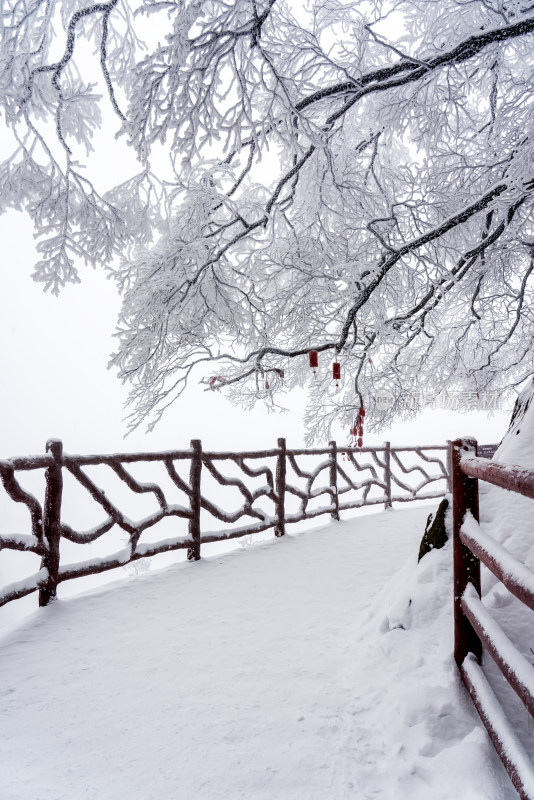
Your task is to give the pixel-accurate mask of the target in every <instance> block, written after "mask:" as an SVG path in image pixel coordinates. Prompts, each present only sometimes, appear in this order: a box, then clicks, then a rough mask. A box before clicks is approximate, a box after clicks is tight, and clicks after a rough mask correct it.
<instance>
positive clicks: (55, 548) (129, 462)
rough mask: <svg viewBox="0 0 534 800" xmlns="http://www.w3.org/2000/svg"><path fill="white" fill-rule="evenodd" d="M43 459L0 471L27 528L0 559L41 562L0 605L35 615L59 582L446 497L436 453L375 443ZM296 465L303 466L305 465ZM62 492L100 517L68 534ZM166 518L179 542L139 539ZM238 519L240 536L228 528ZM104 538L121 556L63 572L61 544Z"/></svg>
mask: <svg viewBox="0 0 534 800" xmlns="http://www.w3.org/2000/svg"><path fill="white" fill-rule="evenodd" d="M46 450H47V452H46V454H45V455H42V456H31V457H23V458H11V459H9V460H4V461H0V479H1V482H2V484H3V487H4V489H5V492H6V493H7V497H8V498H9V499H10V500H11V501H14V502H16V503H21V504H22V505H23V507H25V509H26V510H27V512H29V517H30V521H31V533H30V532H23V533H1V534H0V551H1V550H3V549H7V550H17V551H26V552H28V553H33V554H35V555H36V556H38V557H40V558H41V562H40V569H39V570H38V571H37V572H34V574H32V575H30V576H29V577H28V578H27V579H24V580H21V581H17V582H16V583H12V584H10V585H9V586H6V587H4V588H3V590H0V605H4V604H5V603H7V602H9V601H11V600H15V599H17V598H20V597H24V596H25V595H28V594H30V593H32V592H35V591H39V604H40V605H41V606H44V605H46V604H47V603H49V602H50V600H52V599H53V598H54V597H55V596H56V591H57V586H58V584H59V583H61V582H62V581H66V580H71V579H73V578H80V577H83V576H86V575H94V574H96V573H100V572H104V571H105V570H110V569H115V568H117V567H121V566H124V565H126V564H129V563H131V562H135V561H137V560H139V559H142V558H146V557H150V556H154V555H156V554H158V553H165V552H169V551H172V550H179V549H187V555H188V558H189V559H190V560H197V559H199V558H200V551H201V545H202V544H206V543H210V542H218V541H223V540H228V539H234V538H238V537H241V536H246V535H249V534H256V533H259V532H261V531H265V530H268V529H274V532H275V535H276V536H283V535H284V533H285V529H286V526H287V525H288V524H290V523H296V522H300V521H302V520H309V519H312V518H314V517H317V516H319V515H321V514H330V515H331V517H332V518H333V519H339V515H340V512H342V511H344V510H347V509H354V508H360V507H362V506H369V505H376V504H383V505H384V506H385V507H386V508H390V507H391V506H392V504H393V503H394V502H406V501H411V500H424V499H429V498H438V497H441V496H443V494H445V492H446V491H447V490H448V489H450V469H449V468H448V464H447V455H448V447H447V446H446V445H437V446H433V447H431V446H425V447H415V448H411V447H397V448H393V447H391V445H390V443H389V442H386V444H385V445H384V447H379V448H358V449H355V448H338V446H337V445H336V442H330V443H329V446H328V447H327V448H312V449H288V448H287V446H286V442H285V439H278V446H277V447H276V448H274V449H272V450H263V451H251V452H240V453H214V452H204V451H203V449H202V443H201V442H200V441H199V440H196V439H195V440H193V441H192V442H191V448H190V449H189V450H183V451H169V452H163V453H135V454H132V453H127V454H121V455H89V456H80V455H68V454H66V453H64V452H63V446H62V443H61V442H60V441H58V440H51V441H49V442H48V443H47V448H46ZM303 462H308V464H309V463H310V462H311V466H309V465H308V464H306V465H305V463H303ZM317 462H318V463H317ZM140 465H144V468H145V469H147V468H148V467H147V465H150V469H155V466H158V467H159V469H160V470H162V473H163V474H162V478H165V480H164V481H163V480H162V479H160V480H159V481H158V482H155V481H154V480H153V479H152V473H151V475H150V480H149V481H146V480H144V479H141V478H140V477H139V476H136V475H135V469H138V468H139V467H140ZM305 467H306V468H305ZM103 468H105V469H106V470H107V471H108V477H110V475H109V472H111V473H113V476H111V477H114V479H115V480H116V479H118V481H119V484H120V485H121V487H122V489H123V490H124V488H125V489H126V490H127V491H129V492H130V493H134V494H137V495H146V496H147V497H149V498H150V499H151V503H152V505H153V509H152V511H151V512H150V513H149V514H145V515H144V516H142V517H141V518H140V519H137V521H133V520H132V519H131V518H130V517H129V516H128V515H127V514H126V513H124V512H123V511H121V510H120V508H119V503H118V502H116V501H115V502H113V501H112V500H111V499H110V497H109V490H108V489H107V490H106V491H104V489H102V488H101V485H100V484H101V483H102V481H101V480H99V479H98V480H97V477H95V475H94V474H92V473H91V470H93V471H94V470H95V469H100V470H102V469H103ZM132 470H134V472H133V473H132ZM38 471H41V473H44V477H45V482H46V486H45V489H44V499H43V500H42V502H41V501H40V500H38V499H37V497H36V493H34V492H32V491H29V489H28V488H27V486H26V487H24V486H23V483H24V480H23V479H24V477H25V475H24V474H26V476H27V475H28V474H29V473H35V472H38ZM180 472H181V473H182V474H180ZM100 477H101V476H99V478H100ZM73 481H74V483H75V484H76V485H77V489H78V490H79V489H80V487H81V488H82V490H83V492H84V493H85V494H86V496H88V497H89V498H90V499H91V501H92V503H94V504H96V506H97V509H98V511H99V513H100V516H101V514H102V512H104V519H103V520H102V521H101V522H99V523H98V524H97V525H95V526H93V527H92V528H90V529H88V530H79V529H78V528H77V527H76V526H75V525H71V524H69V523H68V522H67V521H66V518H65V515H64V513H63V504H64V497H65V494H68V491H71V490H72V488H73V487H72V484H73ZM64 483H65V486H64ZM104 483H105V481H104ZM163 483H165V487H164V486H163ZM216 485H218V486H219V487H220V488H221V490H222V487H224V490H225V492H227V491H230V492H232V491H233V497H234V500H235V497H236V496H237V497H238V500H239V502H240V505H239V506H238V507H237V508H234V509H233V510H231V511H228V510H223V509H222V508H220V507H219V506H218V505H217V504H216V503H215V502H214V500H213V499H209V498H208V497H207V496H206V495H207V493H208V491H210V488H209V487H210V486H211V491H212V496H213V491H214V487H215V486H216ZM108 488H109V487H108ZM171 494H177V495H178V500H179V502H171V500H170V496H171ZM325 498H326V502H325ZM4 499H5V498H4ZM121 500H122V496H121ZM176 518H182V519H183V520H184V523H183V524H184V526H185V525H187V529H186V531H184V532H183V533H181V534H178V533H177V532H176V533H174V530H175V529H174V528H173V533H174V535H173V536H171V537H169V538H166V539H163V540H160V541H156V542H153V541H146V536H145V537H143V534H144V533H145V532H147V531H149V529H151V528H152V527H153V526H155V525H156V524H157V523H162V521H164V520H166V521H167V522H169V519H171V520H172V519H174V520H175V521H176ZM242 518H245V519H246V521H247V524H246V525H241V526H239V527H232V526H233V525H234V524H235V523H236V522H238V521H239V520H241V519H242ZM212 519H215V520H218V521H220V522H222V523H223V524H224V525H225V528H224V529H222V530H217V531H209V530H206V521H207V520H208V521H209V520H212ZM112 529H114V530H119V531H121V532H122V533H123V535H124V534H125V535H126V536H127V544H126V546H125V547H122V548H121V549H120V550H118V551H115V552H113V553H112V554H110V555H108V556H100V557H98V558H93V559H86V560H85V561H78V562H75V563H67V564H64V563H63V561H64V558H63V557H62V553H61V550H62V543H64V542H71V543H74V544H76V545H83V544H89V543H92V542H94V541H96V540H97V539H100V538H101V537H104V536H105V535H106V534H107V533H108V532H110V531H111V530H112ZM34 569H35V567H34Z"/></svg>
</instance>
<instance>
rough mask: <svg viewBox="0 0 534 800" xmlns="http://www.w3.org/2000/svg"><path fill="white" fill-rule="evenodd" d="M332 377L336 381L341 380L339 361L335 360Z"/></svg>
mask: <svg viewBox="0 0 534 800" xmlns="http://www.w3.org/2000/svg"><path fill="white" fill-rule="evenodd" d="M332 378H333V379H334V380H335V381H340V380H341V364H340V363H339V361H334V363H333V364H332Z"/></svg>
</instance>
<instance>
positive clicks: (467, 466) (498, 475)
mask: <svg viewBox="0 0 534 800" xmlns="http://www.w3.org/2000/svg"><path fill="white" fill-rule="evenodd" d="M485 455H486V454H485ZM450 463H451V472H452V492H453V538H454V658H455V660H456V663H457V665H458V668H459V670H460V673H461V675H462V678H463V680H464V683H465V685H466V687H467V689H468V691H469V693H470V695H471V698H472V699H473V702H474V704H475V706H476V708H477V710H478V712H479V714H480V717H481V719H482V721H483V723H484V725H485V727H486V729H487V731H488V733H489V735H490V738H491V740H492V741H493V744H494V746H495V749H496V751H497V753H498V754H499V757H500V759H501V761H502V762H503V764H504V766H505V768H506V770H507V772H508V774H509V776H510V778H511V780H512V783H513V784H514V786H515V788H516V790H517V791H518V793H519V796H520V797H521V798H522V800H534V768H533V765H532V763H531V761H530V759H529V757H528V755H527V753H526V752H525V750H524V748H523V746H522V744H521V742H520V741H519V739H518V738H517V736H516V734H515V732H514V731H513V729H512V727H511V725H510V723H509V721H508V720H507V718H506V715H505V713H504V711H503V709H502V707H501V706H500V704H499V702H498V700H497V698H496V697H495V695H494V693H493V690H492V688H491V686H490V684H489V683H488V681H487V679H486V677H485V675H484V673H483V671H482V667H481V666H480V664H481V657H482V647H483V646H484V647H485V649H486V650H487V652H488V653H489V654H490V655H491V657H492V658H493V660H494V661H495V663H496V664H497V665H498V667H499V668H500V670H501V672H502V673H503V675H504V677H505V678H506V680H507V681H508V683H509V684H510V686H511V687H512V688H513V689H514V691H515V692H516V694H517V695H518V696H519V697H520V698H521V700H522V701H523V703H524V705H525V707H526V708H527V710H528V711H529V713H530V714H531V715H534V667H533V666H532V664H531V663H530V662H529V661H528V660H527V659H526V658H525V657H524V656H523V655H522V654H521V653H520V652H519V651H518V650H517V649H516V648H515V646H514V645H513V644H512V642H511V641H510V640H509V639H508V637H507V636H506V634H505V633H504V631H503V630H502V629H501V628H500V626H499V625H498V624H497V622H496V621H495V620H494V619H493V618H492V617H491V615H490V613H489V611H488V610H487V609H486V608H485V606H484V605H483V603H482V601H481V599H480V562H481V561H482V562H483V563H484V564H485V565H486V566H487V567H488V569H490V570H491V572H493V574H494V575H495V576H496V577H497V578H498V579H499V580H500V581H501V582H502V583H503V584H504V586H506V588H507V589H508V591H510V592H511V593H512V594H514V595H515V596H516V597H517V598H518V599H519V600H520V601H521V602H522V603H524V604H525V605H527V606H528V607H529V608H531V609H534V573H532V572H531V571H530V570H529V569H528V568H527V567H526V566H525V565H524V564H522V563H521V562H519V561H517V560H516V559H515V558H514V557H513V556H512V555H511V554H510V553H509V552H508V551H507V550H506V549H505V548H504V547H503V546H502V545H501V544H499V543H498V542H496V541H495V540H494V539H492V537H491V536H489V535H488V534H487V533H485V532H484V531H482V530H481V528H480V526H479V524H478V520H479V509H478V480H479V479H480V480H484V481H486V482H488V483H492V484H494V485H496V486H500V487H502V488H503V489H508V490H510V491H512V492H517V493H519V494H522V495H525V496H526V497H531V498H534V471H532V470H527V469H524V468H523V467H517V466H512V465H510V466H508V465H504V464H499V463H497V462H492V461H488V460H487V459H485V458H479V457H478V454H477V443H476V441H475V440H474V439H458V440H456V441H455V442H452V443H451V454H450Z"/></svg>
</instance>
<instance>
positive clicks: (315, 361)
mask: <svg viewBox="0 0 534 800" xmlns="http://www.w3.org/2000/svg"><path fill="white" fill-rule="evenodd" d="M318 366H319V354H318V353H317V350H310V367H311V368H312V369H313V377H314V378H316V377H317V371H316V370H317V367H318Z"/></svg>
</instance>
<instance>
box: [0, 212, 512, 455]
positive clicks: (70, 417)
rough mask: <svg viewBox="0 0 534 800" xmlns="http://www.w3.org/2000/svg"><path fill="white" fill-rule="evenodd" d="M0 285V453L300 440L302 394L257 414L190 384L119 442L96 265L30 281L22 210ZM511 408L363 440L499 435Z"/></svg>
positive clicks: (120, 397)
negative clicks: (49, 290)
mask: <svg viewBox="0 0 534 800" xmlns="http://www.w3.org/2000/svg"><path fill="white" fill-rule="evenodd" d="M0 241H1V242H2V258H1V260H0V270H1V272H2V275H1V277H2V286H3V287H4V293H3V298H2V300H3V301H2V303H1V315H0V337H1V342H2V347H1V351H0V374H1V387H2V388H1V394H0V398H1V401H0V402H1V411H2V414H1V423H0V458H5V457H8V456H10V455H26V454H30V453H41V452H43V450H44V446H45V442H46V440H47V439H48V438H51V437H55V438H60V439H62V440H63V442H64V446H65V449H66V450H67V451H68V452H71V453H72V452H86V453H87V452H103V453H105V452H113V451H131V450H141V449H142V450H163V449H174V448H176V449H182V448H186V447H188V446H189V441H190V440H191V439H192V438H201V439H202V440H203V443H204V447H205V448H206V449H210V450H211V449H222V448H225V449H226V448H228V449H245V448H247V449H257V448H262V447H266V446H275V444H276V439H277V437H279V436H285V437H286V438H287V440H288V444H289V445H290V446H299V445H302V444H303V436H304V429H303V425H302V420H301V416H300V409H301V408H302V402H303V395H302V393H296V394H295V396H294V397H293V398H291V400H292V401H293V408H292V410H291V411H290V413H285V414H279V413H268V412H267V411H266V409H265V408H263V407H261V406H258V408H257V409H255V410H254V411H253V412H247V411H243V410H242V409H240V408H236V407H234V406H232V405H231V404H230V403H229V401H228V400H226V399H225V398H224V397H223V396H222V395H220V394H219V393H216V392H213V393H212V392H205V391H204V387H200V386H195V385H193V386H192V387H191V391H190V393H189V394H188V396H187V397H186V398H183V399H181V400H179V401H178V402H177V403H176V404H175V405H174V406H173V407H172V408H171V409H169V411H168V412H167V415H166V416H165V417H164V419H163V420H162V422H161V423H160V425H159V426H158V427H157V428H156V430H155V431H154V432H153V433H152V434H150V435H146V434H145V433H144V430H143V429H140V430H139V431H137V432H136V433H135V434H133V435H131V436H129V437H128V438H127V439H126V440H124V436H125V434H126V430H127V429H126V425H125V424H124V422H123V421H122V420H123V417H124V411H123V403H124V401H125V399H126V396H127V387H124V386H122V385H121V384H120V382H119V381H118V379H117V378H116V375H115V373H113V372H111V371H109V370H107V362H108V357H109V354H110V353H111V351H112V350H113V349H114V341H113V338H112V334H113V331H114V327H115V321H116V317H117V313H118V310H119V306H120V299H119V297H118V296H117V294H116V289H115V287H114V285H113V284H112V283H111V281H109V280H107V279H106V277H105V275H104V273H103V272H102V271H91V270H89V269H86V270H84V269H83V268H82V273H81V274H82V283H81V284H78V285H76V286H68V287H67V288H66V289H65V290H64V291H63V292H62V293H61V294H60V296H59V297H53V296H51V295H49V294H45V293H44V292H43V291H42V288H41V286H40V285H39V284H36V283H35V282H34V281H33V280H32V279H31V277H30V276H31V273H32V271H33V264H34V263H35V260H36V252H35V247H34V241H33V233H32V228H31V224H30V222H29V221H28V219H27V218H26V217H24V216H23V215H22V214H17V213H15V212H10V213H8V214H6V215H4V216H3V217H0ZM508 420H509V412H506V413H498V414H496V415H494V416H493V418H491V419H490V418H488V417H487V415H486V414H484V413H475V412H471V413H469V414H458V413H455V412H443V411H432V410H429V411H426V412H425V413H423V414H422V415H421V416H420V417H419V418H418V419H417V420H416V421H414V422H412V423H409V424H398V425H396V426H395V427H394V428H393V429H392V430H389V431H383V432H382V433H380V434H375V435H366V437H365V444H367V445H370V444H381V443H382V442H383V441H385V440H386V439H389V440H390V441H391V442H392V444H398V445H400V444H409V443H414V444H423V443H431V444H438V443H441V442H444V441H445V440H446V439H448V438H455V437H457V436H459V435H464V434H470V435H473V436H476V437H477V438H479V440H480V441H484V442H490V441H499V440H500V438H501V437H502V435H503V434H504V432H505V430H506V427H507V424H508Z"/></svg>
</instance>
